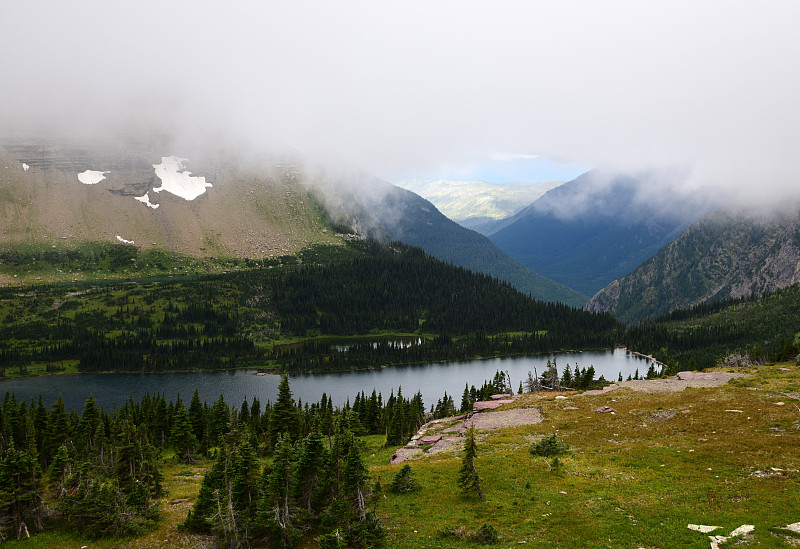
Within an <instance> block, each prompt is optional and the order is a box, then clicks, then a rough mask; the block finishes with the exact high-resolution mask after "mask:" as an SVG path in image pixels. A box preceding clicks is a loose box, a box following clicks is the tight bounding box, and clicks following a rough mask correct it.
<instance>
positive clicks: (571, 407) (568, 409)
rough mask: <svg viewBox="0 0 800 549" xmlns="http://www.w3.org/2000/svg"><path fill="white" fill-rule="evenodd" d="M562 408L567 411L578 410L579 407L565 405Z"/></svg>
mask: <svg viewBox="0 0 800 549" xmlns="http://www.w3.org/2000/svg"><path fill="white" fill-rule="evenodd" d="M563 410H566V411H567V412H569V411H572V410H580V408H577V407H575V406H566V407H564V408H563Z"/></svg>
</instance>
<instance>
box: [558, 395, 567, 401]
mask: <svg viewBox="0 0 800 549" xmlns="http://www.w3.org/2000/svg"><path fill="white" fill-rule="evenodd" d="M556 400H567V397H565V396H564V395H558V396H557V397H556Z"/></svg>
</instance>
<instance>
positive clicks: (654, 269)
mask: <svg viewBox="0 0 800 549" xmlns="http://www.w3.org/2000/svg"><path fill="white" fill-rule="evenodd" d="M795 211H797V210H795ZM798 282H800V213H792V214H785V213H784V214H774V215H770V216H763V215H757V214H751V213H746V212H743V211H741V210H734V209H728V210H724V211H718V212H714V213H711V214H709V215H707V216H705V217H704V218H703V219H701V220H700V221H698V222H697V223H695V224H694V225H692V226H691V227H689V228H688V229H687V230H686V231H685V232H684V233H683V234H681V236H679V237H678V238H677V239H676V240H675V241H673V242H672V243H670V244H668V245H667V246H665V247H664V248H662V249H661V250H660V251H659V252H658V254H656V255H655V256H654V257H652V258H651V259H649V260H647V261H646V262H644V263H643V264H642V265H641V266H639V267H638V268H637V269H635V270H634V271H633V272H631V273H630V274H629V275H627V276H625V277H623V278H621V279H619V280H615V281H614V282H612V283H611V284H609V285H608V286H606V287H605V288H603V289H602V290H600V291H599V292H598V293H597V294H596V295H595V296H594V297H593V298H592V299H591V300H590V301H589V303H588V304H587V305H586V308H587V309H588V310H590V311H610V312H611V313H613V314H614V315H616V316H617V317H618V318H619V319H620V320H623V321H624V322H628V323H631V322H636V321H639V320H642V319H645V318H648V317H654V316H658V315H660V314H664V313H667V312H669V311H672V310H673V309H677V308H681V307H688V306H692V305H695V304H697V303H701V302H703V301H706V300H709V299H722V298H727V297H741V296H745V295H750V294H756V295H760V294H763V293H766V292H772V291H775V290H777V289H779V288H784V287H786V286H791V285H792V284H796V283H798Z"/></svg>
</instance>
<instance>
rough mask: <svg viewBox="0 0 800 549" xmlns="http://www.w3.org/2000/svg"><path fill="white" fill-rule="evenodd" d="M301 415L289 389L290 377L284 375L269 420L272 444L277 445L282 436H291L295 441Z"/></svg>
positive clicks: (290, 438)
mask: <svg viewBox="0 0 800 549" xmlns="http://www.w3.org/2000/svg"><path fill="white" fill-rule="evenodd" d="M299 419H300V418H299V414H298V412H297V407H296V406H295V404H294V399H293V398H292V391H291V389H290V388H289V376H287V375H284V376H283V377H282V378H281V382H280V385H278V398H277V399H276V400H275V404H274V405H273V406H272V411H271V413H270V418H269V439H270V443H271V444H276V443H277V441H278V438H279V437H280V435H282V434H286V435H288V436H289V440H290V441H294V440H295V439H296V438H297V435H298V431H299V429H298V427H299V423H300V421H299Z"/></svg>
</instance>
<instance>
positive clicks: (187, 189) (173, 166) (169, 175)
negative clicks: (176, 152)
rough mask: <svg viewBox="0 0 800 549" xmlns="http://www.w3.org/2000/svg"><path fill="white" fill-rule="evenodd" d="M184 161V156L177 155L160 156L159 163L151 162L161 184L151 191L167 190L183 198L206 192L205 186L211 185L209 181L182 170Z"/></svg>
mask: <svg viewBox="0 0 800 549" xmlns="http://www.w3.org/2000/svg"><path fill="white" fill-rule="evenodd" d="M186 161H187V159H186V158H178V157H177V156H162V157H161V164H153V168H155V171H156V175H157V176H158V178H159V179H161V186H160V187H158V188H157V189H153V192H157V193H160V192H161V191H167V192H169V193H172V194H174V195H175V196H180V197H181V198H183V199H184V200H194V199H195V198H197V197H198V196H200V195H201V194H203V193H204V192H206V187H211V183H206V178H205V177H192V175H191V172H189V171H182V170H183V163H184V162H186Z"/></svg>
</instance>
